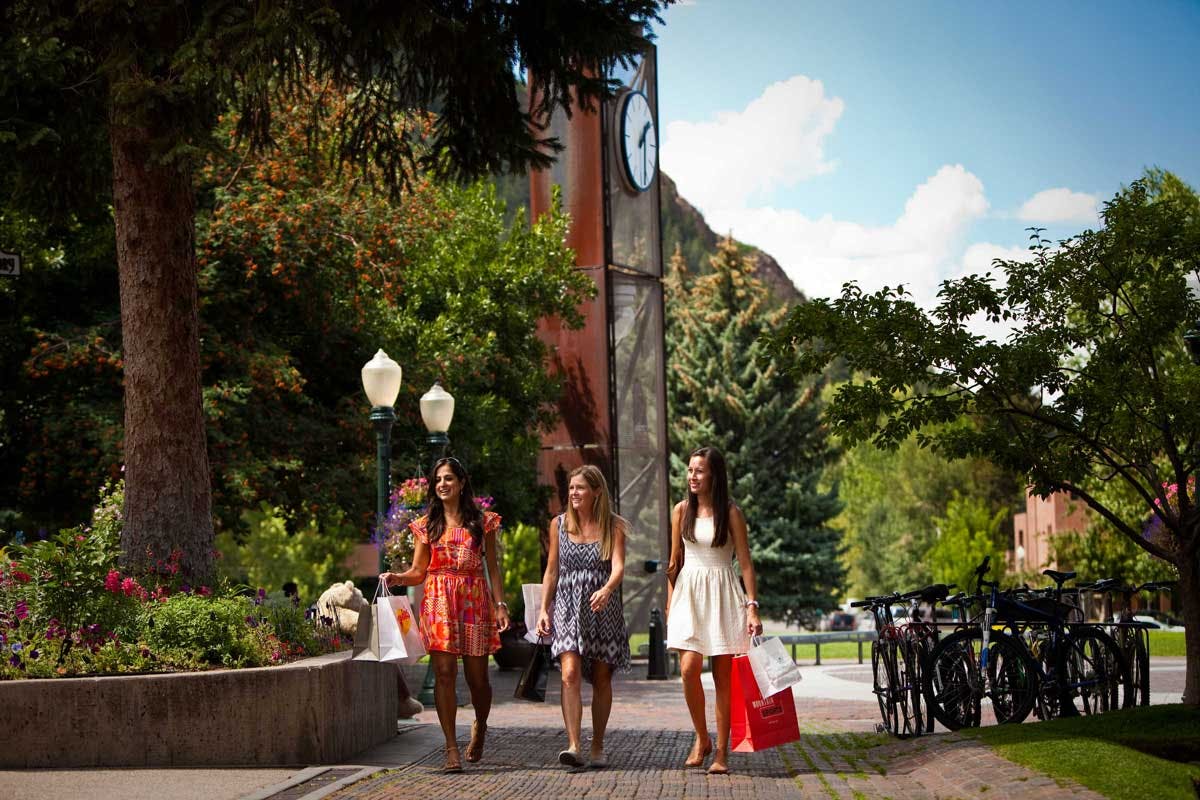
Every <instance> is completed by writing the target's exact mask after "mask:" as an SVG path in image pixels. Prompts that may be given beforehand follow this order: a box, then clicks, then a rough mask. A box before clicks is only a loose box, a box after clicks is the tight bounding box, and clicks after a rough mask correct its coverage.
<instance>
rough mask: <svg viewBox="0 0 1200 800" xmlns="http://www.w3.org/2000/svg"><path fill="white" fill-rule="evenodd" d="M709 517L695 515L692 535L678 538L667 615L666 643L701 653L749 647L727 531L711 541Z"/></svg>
mask: <svg viewBox="0 0 1200 800" xmlns="http://www.w3.org/2000/svg"><path fill="white" fill-rule="evenodd" d="M714 533H715V531H714V530H713V520H712V517H700V518H697V520H696V528H695V534H696V541H695V542H689V541H688V540H687V539H684V540H683V569H681V570H679V575H678V576H677V577H676V578H675V590H674V592H673V593H672V594H671V610H670V614H669V615H668V617H667V647H670V648H673V649H675V650H694V651H695V652H697V653H700V654H701V655H706V656H721V655H738V654H741V653H746V652H748V651H749V650H750V635H749V633H747V631H746V606H745V603H746V593H745V592H743V591H742V587H741V584H740V583H738V573H737V571H736V570H734V568H733V537H732V536H730V537H729V540H728V541H727V542H725V546H724V547H713V546H712V541H713V535H714Z"/></svg>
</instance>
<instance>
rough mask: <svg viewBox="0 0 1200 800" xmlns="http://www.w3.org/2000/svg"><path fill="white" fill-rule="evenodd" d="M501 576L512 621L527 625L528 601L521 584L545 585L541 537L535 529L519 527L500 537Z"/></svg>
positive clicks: (521, 525) (528, 526)
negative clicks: (525, 598)
mask: <svg viewBox="0 0 1200 800" xmlns="http://www.w3.org/2000/svg"><path fill="white" fill-rule="evenodd" d="M501 540H502V546H501V547H500V574H501V575H503V576H504V599H505V600H506V601H508V605H509V607H510V608H511V609H512V620H513V622H514V623H516V622H522V623H523V622H524V620H525V600H524V598H523V597H522V594H521V584H523V583H541V582H542V536H541V532H540V531H539V530H538V529H537V528H535V527H533V526H532V525H526V524H524V523H517V524H516V525H514V526H512V527H510V528H507V529H506V530H505V531H504V533H503V534H501Z"/></svg>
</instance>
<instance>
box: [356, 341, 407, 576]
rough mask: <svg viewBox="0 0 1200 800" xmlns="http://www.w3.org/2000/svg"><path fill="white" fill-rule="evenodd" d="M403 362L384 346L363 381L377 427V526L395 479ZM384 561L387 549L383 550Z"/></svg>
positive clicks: (367, 367)
mask: <svg viewBox="0 0 1200 800" xmlns="http://www.w3.org/2000/svg"><path fill="white" fill-rule="evenodd" d="M402 375H403V371H402V370H401V369H400V365H399V364H397V363H396V362H395V361H392V360H391V359H390V358H388V356H387V353H385V352H383V351H382V350H380V351H379V352H377V353H376V354H375V357H374V358H372V359H371V360H370V361H368V362H367V363H366V364H364V365H363V368H362V384H363V391H365V392H366V393H367V399H368V400H370V401H371V422H372V424H373V425H374V427H375V456H376V467H377V468H378V472H377V475H376V482H375V527H376V529H377V530H378V528H379V526H381V525H383V521H384V520H385V519H386V518H387V512H388V493H389V491H390V490H391V483H392V425H393V424H394V423H395V422H396V408H395V406H396V395H398V394H400V379H401V376H402ZM379 558H380V563H381V564H382V562H383V552H382V551H380V556H379Z"/></svg>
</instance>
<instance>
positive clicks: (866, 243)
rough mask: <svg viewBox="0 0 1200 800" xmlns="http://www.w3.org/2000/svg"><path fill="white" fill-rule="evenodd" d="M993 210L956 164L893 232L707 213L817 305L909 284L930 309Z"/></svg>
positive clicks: (754, 212) (785, 213) (762, 213)
mask: <svg viewBox="0 0 1200 800" xmlns="http://www.w3.org/2000/svg"><path fill="white" fill-rule="evenodd" d="M684 196H685V197H686V196H687V195H686V194H685V195H684ZM987 210H988V201H987V198H986V196H985V195H984V191H983V183H982V182H981V181H980V180H979V178H977V177H976V176H975V175H973V174H972V173H971V172H969V171H968V170H967V169H966V168H965V167H963V166H962V165H961V164H955V165H953V166H951V165H946V166H943V167H942V168H941V169H939V170H938V171H937V173H936V174H934V175H933V176H931V177H930V178H929V179H928V180H927V181H925V182H924V183H923V184H921V185H920V186H918V187H917V188H916V189H915V190H914V192H913V194H912V196H911V197H909V199H908V201H907V203H905V206H904V213H903V214H901V215H900V217H899V218H898V219H897V220H896V221H895V222H894V223H893V224H891V225H885V226H876V227H871V226H867V225H861V224H859V223H856V222H849V221H844V220H835V219H833V218H832V217H831V216H829V215H825V216H823V217H820V218H817V219H812V218H809V217H806V216H805V215H804V214H802V213H800V212H798V211H794V210H790V209H777V208H772V207H760V208H748V207H744V206H743V207H733V206H722V207H716V208H711V209H705V213H706V216H707V218H708V221H709V224H710V225H711V226H712V228H713V229H714V230H716V231H717V232H718V233H722V234H723V233H727V232H732V233H733V235H734V237H736V238H737V239H739V240H740V241H744V242H748V243H750V244H753V245H755V246H757V247H759V248H761V249H763V250H765V251H766V252H768V253H770V254H771V255H773V256H774V257H775V258H776V259H777V260H778V261H779V263H780V264H781V265H782V266H783V268H784V270H785V271H786V272H787V273H788V276H789V277H790V278H791V279H792V282H793V283H795V284H796V286H797V287H798V288H799V289H800V290H801V291H803V292H805V293H806V294H808V295H809V296H811V297H829V296H832V295H836V294H839V293H840V292H841V287H842V284H843V283H846V282H847V281H857V282H858V283H859V285H860V286H862V287H863V288H864V289H866V290H869V291H873V290H875V289H878V288H880V287H882V286H895V285H896V284H900V283H902V284H904V285H905V286H906V288H908V290H909V291H910V292H911V293H912V294H913V296H914V299H915V300H916V301H917V302H919V303H922V304H925V305H928V304H930V303H931V302H932V301H933V298H934V296H935V294H936V292H937V286H938V284H939V283H940V282H941V281H942V280H943V279H944V278H947V277H951V276H952V275H954V274H957V272H958V271H959V265H958V264H956V263H955V258H954V256H955V255H956V253H957V251H958V248H959V247H960V246H961V243H962V239H963V237H964V236H965V235H966V233H967V231H968V229H969V228H970V226H971V225H972V224H973V223H974V222H975V220H977V219H979V218H980V217H982V216H983V215H984V214H986V213H987Z"/></svg>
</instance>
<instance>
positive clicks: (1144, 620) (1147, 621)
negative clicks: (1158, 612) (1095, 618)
mask: <svg viewBox="0 0 1200 800" xmlns="http://www.w3.org/2000/svg"><path fill="white" fill-rule="evenodd" d="M1120 621H1121V615H1120V613H1117V614H1113V622H1120ZM1133 621H1134V622H1140V623H1141V624H1143V625H1145V626H1146V627H1148V628H1153V629H1155V630H1160V631H1181V630H1183V626H1182V625H1168V624H1166V623H1165V622H1163V621H1162V620H1160V619H1155V618H1154V617H1152V616H1150V615H1149V614H1134V615H1133Z"/></svg>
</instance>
